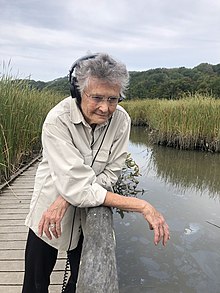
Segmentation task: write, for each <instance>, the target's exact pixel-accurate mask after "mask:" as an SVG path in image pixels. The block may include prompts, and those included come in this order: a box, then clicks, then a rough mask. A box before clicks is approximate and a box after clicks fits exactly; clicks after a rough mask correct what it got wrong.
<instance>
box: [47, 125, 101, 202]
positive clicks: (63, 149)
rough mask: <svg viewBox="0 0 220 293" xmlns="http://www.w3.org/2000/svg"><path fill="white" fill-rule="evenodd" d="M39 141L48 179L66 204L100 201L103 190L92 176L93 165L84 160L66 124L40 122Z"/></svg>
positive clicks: (93, 175) (94, 176)
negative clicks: (46, 162)
mask: <svg viewBox="0 0 220 293" xmlns="http://www.w3.org/2000/svg"><path fill="white" fill-rule="evenodd" d="M42 144H43V151H44V156H45V157H46V159H47V160H48V164H49V167H50V171H51V176H52V180H53V182H54V184H55V186H56V188H57V190H58V192H59V194H60V195H61V196H62V197H63V198H65V199H66V200H67V201H68V202H69V203H70V204H72V205H74V206H78V207H91V206H98V205H101V204H102V203H103V202H104V200H105V196H106V193H107V190H106V189H105V188H103V187H102V186H101V185H100V184H99V182H98V181H97V180H96V175H95V173H94V171H93V169H92V168H91V167H90V166H88V165H86V164H84V159H83V157H82V155H81V153H80V152H79V150H78V149H77V148H76V147H75V146H74V144H73V141H72V139H71V135H70V134H69V131H68V128H67V127H66V125H64V124H63V123H62V122H61V121H56V123H52V124H51V123H47V122H45V123H44V125H43V131H42Z"/></svg>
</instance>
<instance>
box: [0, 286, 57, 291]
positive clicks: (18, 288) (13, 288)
mask: <svg viewBox="0 0 220 293" xmlns="http://www.w3.org/2000/svg"><path fill="white" fill-rule="evenodd" d="M21 289H22V287H21V285H15V286H13V285H8V286H1V285H0V290H1V291H0V292H1V293H21ZM49 292H50V293H60V292H61V284H59V285H51V286H50V287H49Z"/></svg>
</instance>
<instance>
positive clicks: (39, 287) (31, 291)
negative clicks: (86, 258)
mask: <svg viewBox="0 0 220 293" xmlns="http://www.w3.org/2000/svg"><path fill="white" fill-rule="evenodd" d="M82 243H83V235H82V234H81V237H80V240H79V243H78V246H77V247H76V248H75V249H73V250H71V251H69V252H68V259H69V262H70V271H71V275H70V277H69V280H68V283H67V286H66V288H65V291H63V292H65V293H69V292H71V293H74V292H75V291H76V282H77V277H78V270H79V263H80V257H81V251H82ZM57 254H58V250H57V249H55V248H54V247H52V246H50V245H48V244H47V243H46V242H44V241H43V240H41V239H40V238H39V237H37V236H36V235H35V233H34V232H33V231H32V230H31V229H30V230H29V233H28V238H27V244H26V250H25V274H24V282H23V289H22V293H48V287H49V284H50V275H51V273H52V271H53V268H54V266H55V263H56V260H57ZM60 290H61V289H60Z"/></svg>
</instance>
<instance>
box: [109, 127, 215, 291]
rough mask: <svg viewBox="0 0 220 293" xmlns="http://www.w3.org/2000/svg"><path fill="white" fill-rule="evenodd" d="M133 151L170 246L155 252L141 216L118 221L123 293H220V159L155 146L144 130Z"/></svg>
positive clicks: (136, 135) (136, 131)
mask: <svg viewBox="0 0 220 293" xmlns="http://www.w3.org/2000/svg"><path fill="white" fill-rule="evenodd" d="M129 151H130V152H131V154H132V157H133V158H134V160H135V161H136V162H137V164H138V165H139V166H140V170H141V173H142V176H141V177H140V183H139V187H140V188H141V189H142V188H143V189H144V190H146V192H145V193H144V195H143V196H142V198H143V199H145V200H147V201H148V202H150V203H151V204H152V205H154V206H155V207H156V208H157V209H158V210H159V211H161V212H162V213H163V215H164V216H165V218H166V221H167V223H168V224H169V226H170V231H171V240H170V242H169V244H168V245H167V247H166V248H163V247H162V246H161V245H158V246H157V247H155V246H154V244H153V232H152V231H150V230H149V229H148V224H147V223H146V221H144V219H143V218H142V217H141V215H139V214H136V213H126V214H125V217H124V219H121V218H120V216H119V215H118V214H116V215H114V221H115V232H116V243H117V250H116V255H117V262H118V272H119V287H120V293H124V292H129V293H142V292H155V293H193V292H195V293H207V292H209V293H219V292H220V289H219V288H220V279H219V271H220V254H219V243H220V233H219V232H220V229H219V228H218V227H219V226H220V202H219V200H216V198H218V199H219V196H218V195H219V194H220V185H219V179H218V178H219V174H220V156H219V155H216V154H214V155H212V154H209V153H208V154H207V153H202V152H190V151H188V152H187V151H178V150H174V149H170V148H165V147H158V146H156V145H152V144H150V143H149V141H148V140H147V133H146V131H145V129H144V128H133V129H132V132H131V138H130V144H129ZM201 194H202V196H201ZM217 196H218V197H217ZM210 223H213V224H216V226H214V225H210Z"/></svg>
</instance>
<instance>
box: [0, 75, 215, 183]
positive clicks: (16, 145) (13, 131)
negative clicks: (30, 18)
mask: <svg viewBox="0 0 220 293" xmlns="http://www.w3.org/2000/svg"><path fill="white" fill-rule="evenodd" d="M63 98H64V95H63V94H61V93H59V92H57V93H56V92H54V91H51V90H48V89H47V90H46V89H45V90H37V89H35V88H31V87H30V84H29V83H28V82H27V80H18V79H13V78H12V77H10V76H9V75H7V74H6V75H2V76H1V77H0V109H1V111H0V184H2V183H4V182H6V181H7V180H9V178H10V176H11V175H13V174H14V173H16V172H17V170H18V169H19V168H21V167H22V166H23V165H25V164H27V163H28V162H29V161H30V160H31V159H32V158H33V157H35V156H36V155H38V154H39V152H40V150H41V143H40V136H41V128H42V124H43V121H44V119H45V117H46V115H47V113H48V111H49V110H50V109H51V108H52V107H53V106H54V105H55V104H57V103H58V102H59V101H60V100H61V99H63ZM121 105H122V106H123V107H124V108H125V109H126V110H127V111H128V113H129V114H130V116H131V120H132V125H133V126H146V129H147V128H148V129H150V138H151V141H152V143H156V144H159V145H164V146H170V147H175V148H178V149H186V150H202V151H210V152H216V153H219V152H220V118H219V117H220V99H214V98H213V97H212V96H206V95H201V94H194V95H191V96H185V97H183V98H181V99H178V100H165V99H142V100H127V101H123V102H122V103H121ZM146 135H147V131H146Z"/></svg>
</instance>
